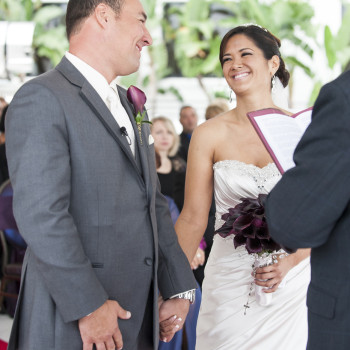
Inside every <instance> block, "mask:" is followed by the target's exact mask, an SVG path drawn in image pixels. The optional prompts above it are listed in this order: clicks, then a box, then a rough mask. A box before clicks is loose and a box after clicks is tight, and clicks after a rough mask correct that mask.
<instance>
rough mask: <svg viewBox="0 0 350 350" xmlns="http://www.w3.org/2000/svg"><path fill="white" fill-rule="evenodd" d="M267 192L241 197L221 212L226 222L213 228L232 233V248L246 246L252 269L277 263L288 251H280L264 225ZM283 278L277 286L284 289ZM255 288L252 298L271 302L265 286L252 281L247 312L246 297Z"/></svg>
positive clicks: (218, 231) (264, 304)
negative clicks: (238, 201) (251, 258)
mask: <svg viewBox="0 0 350 350" xmlns="http://www.w3.org/2000/svg"><path fill="white" fill-rule="evenodd" d="M266 196H267V195H266V194H259V196H258V198H241V203H239V204H237V205H236V206H235V207H234V208H230V209H229V211H228V213H226V214H224V215H222V217H221V218H222V220H224V221H225V223H224V224H223V225H222V226H221V227H220V228H219V229H218V230H216V231H215V233H216V234H219V235H220V236H221V237H224V238H225V237H228V236H230V235H233V236H234V237H233V244H234V246H235V248H237V247H239V246H245V248H246V250H247V252H248V253H249V254H251V255H252V256H253V264H252V267H253V272H254V276H255V270H256V269H257V268H258V267H263V266H267V265H270V264H273V263H276V262H277V261H278V259H280V258H283V257H285V256H287V255H288V254H287V253H285V252H284V251H282V250H281V246H280V245H279V244H278V243H276V242H275V241H274V240H273V239H272V238H271V236H270V235H269V230H268V227H267V222H266V217H265V209H264V206H263V201H264V199H265V198H266ZM284 285H285V280H283V281H282V282H281V283H280V285H279V288H283V287H284ZM253 288H254V289H255V300H256V301H257V303H258V304H260V305H262V306H267V305H269V304H270V303H271V301H272V293H268V294H267V293H264V289H263V288H262V287H261V286H258V285H256V284H255V283H254V279H253V281H252V283H251V286H250V290H249V295H248V300H247V303H246V304H245V305H244V307H245V311H244V314H246V311H247V309H248V308H249V307H250V306H249V302H250V300H249V298H250V297H251V295H252V291H253Z"/></svg>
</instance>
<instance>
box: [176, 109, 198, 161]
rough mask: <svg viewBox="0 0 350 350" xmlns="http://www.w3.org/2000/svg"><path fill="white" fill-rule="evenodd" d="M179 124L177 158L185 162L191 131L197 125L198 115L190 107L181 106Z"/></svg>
mask: <svg viewBox="0 0 350 350" xmlns="http://www.w3.org/2000/svg"><path fill="white" fill-rule="evenodd" d="M180 123H181V125H182V128H183V130H182V133H181V134H180V148H179V151H178V156H179V157H181V158H182V159H184V160H185V161H186V162H187V153H188V147H189V146H190V141H191V136H192V133H193V130H194V129H195V128H196V126H197V124H198V115H197V112H196V110H195V109H194V108H193V107H191V106H182V107H181V109H180Z"/></svg>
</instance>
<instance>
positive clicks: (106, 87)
mask: <svg viewBox="0 0 350 350" xmlns="http://www.w3.org/2000/svg"><path fill="white" fill-rule="evenodd" d="M146 18H147V17H146V14H145V12H144V9H143V7H142V5H141V3H140V2H139V0H104V1H98V0H70V1H69V3H68V8H67V16H66V23H67V35H68V39H69V44H70V46H69V52H68V53H66V56H65V57H64V58H63V59H62V61H61V63H60V64H59V65H58V66H57V67H56V68H55V69H53V70H51V71H50V72H48V73H45V74H43V75H41V76H39V77H37V78H35V79H33V80H31V81H30V82H28V83H27V84H25V85H24V86H23V87H22V88H21V89H20V90H19V91H18V92H17V93H16V95H15V97H14V99H13V101H12V102H11V105H10V108H9V111H8V115H7V125H6V143H7V155H8V162H9V169H10V178H11V182H12V185H13V189H14V214H15V218H16V221H17V224H18V227H19V230H20V232H21V234H22V235H23V237H24V239H25V240H26V242H27V244H28V249H27V252H26V256H25V260H24V264H23V271H22V282H21V290H20V295H19V299H18V304H17V310H16V315H15V319H14V323H13V329H12V333H11V339H10V344H9V350H14V349H21V350H22V349H23V350H51V349H56V350H82V349H84V350H91V349H93V348H96V349H97V350H104V349H115V348H116V349H121V348H122V347H124V349H127V350H148V349H150V350H151V349H153V350H155V349H157V348H158V334H159V333H158V322H159V320H160V321H161V325H162V327H161V332H160V334H161V337H162V339H164V338H165V339H167V340H170V339H171V337H172V336H173V334H174V332H175V331H176V330H178V329H181V327H182V325H183V323H184V321H185V318H186V315H187V312H188V308H189V303H190V301H189V300H188V299H190V298H191V295H192V294H193V289H194V288H196V283H195V280H194V278H193V273H192V271H191V268H190V266H189V264H188V261H187V259H186V257H185V255H184V254H183V252H182V250H181V248H180V246H179V245H178V242H177V237H176V233H175V231H174V229H173V225H172V221H171V218H170V215H169V211H168V206H167V201H166V199H165V198H164V197H163V196H162V195H161V193H160V191H159V183H158V181H157V174H156V171H155V155H154V146H153V144H152V138H151V137H150V130H149V127H148V126H147V124H143V125H142V128H141V135H139V133H138V129H137V125H136V123H135V120H134V115H135V111H134V110H133V106H132V105H131V104H129V102H128V100H127V97H126V91H125V90H124V89H122V88H120V87H117V85H116V83H115V78H116V77H117V76H121V75H127V74H130V73H133V72H135V71H136V70H137V69H138V67H139V61H140V51H141V50H142V48H143V47H144V46H147V45H150V44H151V43H152V39H151V37H150V35H149V32H148V31H147V29H146V27H145V22H146ZM110 94H112V95H113V94H114V99H115V101H116V105H115V106H114V109H113V108H112V107H111V102H110V101H111V100H109V96H110ZM109 108H110V109H109ZM126 136H127V137H126ZM141 137H142V141H141ZM158 291H159V292H160V294H161V295H162V297H163V300H164V302H163V303H162V304H161V306H160V309H159V311H158ZM185 292H187V293H185ZM158 312H159V315H158Z"/></svg>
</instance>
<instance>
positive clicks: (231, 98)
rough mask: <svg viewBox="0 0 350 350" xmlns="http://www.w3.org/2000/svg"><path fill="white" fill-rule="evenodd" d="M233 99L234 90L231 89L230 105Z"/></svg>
mask: <svg viewBox="0 0 350 350" xmlns="http://www.w3.org/2000/svg"><path fill="white" fill-rule="evenodd" d="M232 101H233V97H232V89H230V103H232Z"/></svg>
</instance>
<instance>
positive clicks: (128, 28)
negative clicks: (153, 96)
mask: <svg viewBox="0 0 350 350" xmlns="http://www.w3.org/2000/svg"><path fill="white" fill-rule="evenodd" d="M110 11H112V12H113V10H112V9H110ZM146 20H147V16H146V13H145V11H144V9H143V6H142V4H141V3H140V1H139V0H127V1H125V2H124V4H123V6H122V9H121V13H120V15H119V16H116V15H114V16H111V22H112V23H110V26H109V39H110V52H109V54H110V55H111V60H113V64H114V65H115V67H116V70H117V72H116V75H128V74H131V73H134V72H135V71H136V70H137V69H138V68H139V65H140V57H141V50H142V48H143V47H144V46H148V45H151V44H152V38H151V35H150V33H149V32H148V30H147V28H146Z"/></svg>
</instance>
